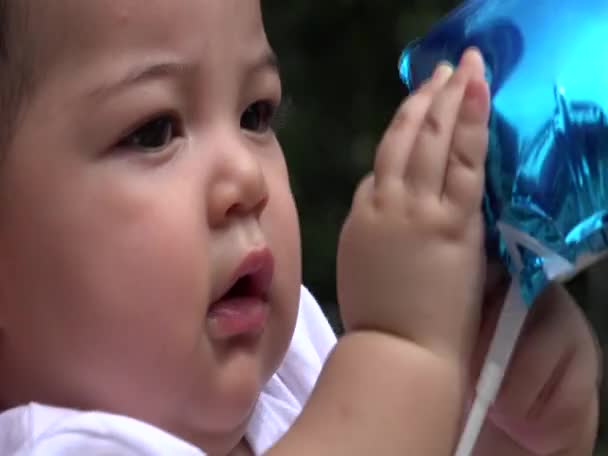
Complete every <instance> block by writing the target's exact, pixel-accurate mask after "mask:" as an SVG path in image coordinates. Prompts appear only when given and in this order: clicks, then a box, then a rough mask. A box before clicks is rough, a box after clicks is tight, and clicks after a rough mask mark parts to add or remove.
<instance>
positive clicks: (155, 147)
mask: <svg viewBox="0 0 608 456" xmlns="http://www.w3.org/2000/svg"><path fill="white" fill-rule="evenodd" d="M178 128H179V125H178V121H177V120H176V119H175V118H174V117H173V116H170V115H162V116H159V117H156V118H155V119H152V120H150V121H148V122H147V123H145V124H144V125H142V126H140V127H138V128H137V129H136V130H134V131H133V132H131V133H129V135H128V136H126V137H125V138H124V139H123V140H121V141H120V142H119V143H118V147H121V148H128V149H137V150H140V151H144V152H157V151H159V150H161V149H163V148H165V147H167V146H168V145H169V144H171V142H172V141H173V140H174V139H175V138H177V137H178V136H180V135H181V133H180V132H179V129H178Z"/></svg>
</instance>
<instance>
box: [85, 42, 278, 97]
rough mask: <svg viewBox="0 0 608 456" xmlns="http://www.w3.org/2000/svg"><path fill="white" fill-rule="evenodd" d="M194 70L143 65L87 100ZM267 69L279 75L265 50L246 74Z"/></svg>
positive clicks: (170, 64)
mask: <svg viewBox="0 0 608 456" xmlns="http://www.w3.org/2000/svg"><path fill="white" fill-rule="evenodd" d="M196 69H197V65H196V64H195V63H184V62H176V61H173V62H171V61H159V62H152V63H144V64H142V65H139V66H135V67H133V68H131V69H129V70H128V71H127V72H126V73H125V74H124V75H122V76H120V77H118V78H116V79H115V80H113V81H108V82H106V83H104V84H102V85H100V86H98V87H95V88H94V89H93V90H91V91H90V92H89V93H88V95H87V98H97V99H100V98H101V99H103V98H106V97H108V96H111V95H115V94H118V93H120V92H122V91H124V90H126V89H128V88H129V87H132V86H135V85H138V84H141V83H143V82H147V81H150V80H154V79H159V78H169V77H175V76H179V75H182V74H184V73H191V72H194V71H196ZM268 69H270V70H271V71H274V72H276V73H279V75H280V68H279V59H278V58H277V56H276V54H275V53H274V52H273V51H272V50H271V49H267V50H265V51H264V53H263V54H261V57H259V58H256V59H252V60H251V61H250V63H249V64H248V65H247V72H248V73H250V74H251V73H256V72H258V71H263V70H268Z"/></svg>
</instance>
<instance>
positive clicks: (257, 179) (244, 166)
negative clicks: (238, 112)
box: [208, 141, 268, 226]
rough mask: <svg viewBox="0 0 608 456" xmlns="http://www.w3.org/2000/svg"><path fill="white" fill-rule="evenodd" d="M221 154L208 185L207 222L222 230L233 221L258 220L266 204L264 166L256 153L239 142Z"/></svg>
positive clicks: (266, 193)
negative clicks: (221, 227)
mask: <svg viewBox="0 0 608 456" xmlns="http://www.w3.org/2000/svg"><path fill="white" fill-rule="evenodd" d="M226 147H229V148H230V150H229V151H227V152H226V153H222V158H221V160H220V162H219V165H218V167H219V169H218V171H217V173H216V174H215V176H216V177H215V178H214V180H213V182H212V184H211V191H210V197H209V206H208V207H209V222H210V224H211V225H212V226H221V225H223V224H225V223H227V222H228V221H229V220H231V219H234V218H235V217H246V216H254V217H259V216H260V214H261V212H262V211H263V209H264V208H265V207H266V204H267V202H268V187H267V182H266V176H265V172H264V167H263V164H262V162H261V160H260V157H259V156H258V155H257V153H256V151H255V150H251V149H250V148H248V147H247V146H246V145H243V144H239V142H238V141H234V142H231V145H228V146H226Z"/></svg>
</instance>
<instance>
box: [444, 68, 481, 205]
mask: <svg viewBox="0 0 608 456" xmlns="http://www.w3.org/2000/svg"><path fill="white" fill-rule="evenodd" d="M472 60H473V59H472ZM476 60H477V61H476V62H472V64H474V65H477V68H476V69H475V72H476V76H474V77H473V78H472V79H471V80H470V81H469V83H468V85H467V87H466V91H465V94H464V100H463V102H462V105H461V107H460V113H459V116H458V120H457V122H456V126H455V128H454V135H453V138H452V147H451V151H450V156H449V159H448V167H447V171H446V177H445V187H444V194H443V197H444V198H445V199H447V200H448V201H449V202H450V203H452V204H453V206H454V207H455V208H456V209H458V212H460V213H461V214H463V215H468V214H470V213H472V212H473V211H478V210H479V208H480V205H481V198H482V195H483V184H484V165H485V159H486V154H487V149H488V118H489V115H490V93H489V88H488V85H487V83H486V82H485V80H484V79H483V62H482V61H481V58H480V57H479V56H478V58H477V59H476Z"/></svg>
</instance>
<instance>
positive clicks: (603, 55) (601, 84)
mask: <svg viewBox="0 0 608 456" xmlns="http://www.w3.org/2000/svg"><path fill="white" fill-rule="evenodd" d="M471 46H475V47H477V48H478V49H479V50H480V51H481V53H482V55H483V57H484V60H485V63H486V78H487V80H488V83H489V85H490V92H491V108H492V111H491V116H490V122H489V127H490V143H489V151H488V160H487V166H486V192H485V198H484V208H483V209H484V214H485V220H486V228H487V243H488V251H489V253H490V254H491V255H497V256H498V257H500V258H501V259H502V260H503V262H504V263H505V265H506V266H507V267H508V269H509V271H510V273H511V274H512V275H513V276H514V277H516V278H517V279H518V280H519V281H520V285H521V290H522V295H523V299H524V301H525V302H526V304H528V305H531V304H532V303H533V301H534V299H535V298H536V297H537V296H538V294H539V293H540V292H541V291H542V290H543V289H544V288H545V287H546V285H547V284H548V283H549V282H550V281H553V280H562V279H564V278H567V277H570V276H572V275H574V274H576V273H577V272H578V271H580V270H582V269H583V268H585V267H586V266H588V265H589V264H591V263H592V262H594V261H596V260H597V258H599V257H600V256H602V255H604V254H605V253H606V252H608V117H607V116H608V0H532V1H531V0H470V1H467V2H465V3H464V4H462V5H461V6H460V7H459V8H458V9H456V10H454V11H453V12H452V13H451V14H449V15H448V16H446V17H445V18H444V19H443V20H442V21H440V22H439V23H438V24H437V25H436V26H435V27H434V28H433V29H432V30H431V31H430V33H429V34H428V35H427V36H425V37H424V38H422V39H420V40H418V41H416V42H414V43H412V44H411V45H410V46H408V47H407V48H406V49H405V51H404V52H403V54H402V57H401V60H400V64H399V70H400V76H401V79H402V80H403V81H404V83H405V84H406V85H407V87H408V88H409V89H410V90H415V89H416V88H418V87H419V86H420V84H421V83H422V82H423V81H425V80H426V79H428V78H429V77H430V75H431V73H432V72H433V69H434V68H435V66H436V65H437V64H438V63H439V62H440V61H448V62H450V63H452V64H457V63H458V61H459V60H460V57H461V55H462V53H463V52H464V50H465V49H466V48H468V47H471Z"/></svg>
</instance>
